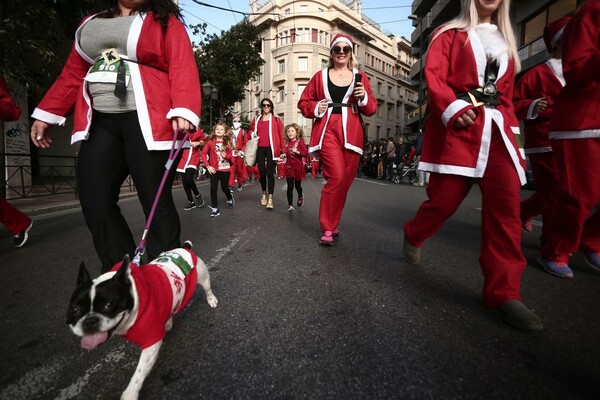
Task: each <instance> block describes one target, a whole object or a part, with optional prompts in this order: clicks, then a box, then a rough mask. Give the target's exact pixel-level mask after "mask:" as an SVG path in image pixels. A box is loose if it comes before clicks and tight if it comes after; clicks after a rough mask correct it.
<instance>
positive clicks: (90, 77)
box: [85, 52, 131, 86]
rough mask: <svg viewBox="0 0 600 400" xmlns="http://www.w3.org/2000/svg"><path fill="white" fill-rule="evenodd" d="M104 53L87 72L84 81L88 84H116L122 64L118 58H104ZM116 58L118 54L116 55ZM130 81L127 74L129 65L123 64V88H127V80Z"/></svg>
mask: <svg viewBox="0 0 600 400" xmlns="http://www.w3.org/2000/svg"><path fill="white" fill-rule="evenodd" d="M105 53H106V52H104V53H103V54H102V57H101V58H100V59H98V61H96V62H95V63H94V65H93V66H92V68H90V70H89V71H88V73H87V75H86V77H85V80H86V81H88V82H102V83H116V82H117V71H118V70H119V66H120V65H121V63H122V62H124V61H123V60H122V59H121V58H120V57H119V58H118V59H115V58H114V57H110V58H108V57H106V56H105ZM117 57H118V54H117ZM130 79H131V76H130V73H129V65H127V63H125V86H129V80H130Z"/></svg>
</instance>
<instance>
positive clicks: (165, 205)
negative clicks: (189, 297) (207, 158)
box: [77, 111, 181, 272]
mask: <svg viewBox="0 0 600 400" xmlns="http://www.w3.org/2000/svg"><path fill="white" fill-rule="evenodd" d="M168 158H169V151H166V150H160V151H148V150H147V147H146V142H145V141H144V137H143V135H142V131H141V128H140V124H139V122H138V117H137V112H135V111H132V112H126V113H114V114H107V113H101V112H95V113H94V119H93V122H92V126H91V127H90V135H89V138H88V140H83V141H82V142H81V147H80V149H79V156H78V158H77V189H78V192H79V201H80V202H81V210H82V211H83V216H84V218H85V222H86V224H87V226H88V229H89V230H90V232H91V233H92V239H93V242H94V248H95V249H96V253H97V254H98V257H99V258H100V261H101V262H102V272H107V271H109V270H110V268H111V267H112V266H113V265H114V264H116V263H117V262H119V261H121V260H123V257H124V256H125V254H129V256H131V257H133V253H134V251H135V248H136V242H135V241H134V238H133V234H132V233H131V230H130V229H129V225H127V221H126V220H125V217H123V214H121V209H120V208H119V205H118V202H119V192H120V190H121V185H122V184H123V182H124V181H125V178H127V175H129V174H131V176H132V178H133V182H134V183H135V187H136V190H137V195H138V198H139V200H140V203H141V205H142V209H143V210H144V214H145V215H146V218H147V217H148V215H149V214H150V210H151V209H152V204H153V202H154V198H155V196H156V192H157V191H158V188H159V186H160V182H161V180H162V177H163V174H164V171H165V163H166V162H167V160H168ZM175 164H177V160H175ZM174 177H175V168H173V169H172V170H171V173H170V174H169V176H168V179H167V180H166V182H165V185H164V188H163V191H162V193H161V195H160V199H159V202H158V205H157V207H156V210H155V214H154V219H153V220H152V226H150V230H149V232H148V236H147V238H146V240H147V245H146V253H147V255H148V260H153V259H154V258H156V257H157V256H158V255H159V254H160V253H161V252H163V251H165V250H170V249H174V248H176V247H180V246H181V243H180V239H179V236H180V234H181V225H180V223H179V215H178V214H177V209H176V208H175V203H174V202H173V196H172V194H171V188H172V186H173V179H174ZM138 236H140V237H141V232H136V237H138Z"/></svg>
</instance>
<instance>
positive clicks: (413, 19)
mask: <svg viewBox="0 0 600 400" xmlns="http://www.w3.org/2000/svg"><path fill="white" fill-rule="evenodd" d="M408 19H410V20H411V21H414V22H418V23H419V124H418V128H419V134H421V133H422V130H423V111H422V110H423V18H421V17H419V16H417V15H416V14H410V15H409V16H408Z"/></svg>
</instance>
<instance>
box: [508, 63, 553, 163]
mask: <svg viewBox="0 0 600 400" xmlns="http://www.w3.org/2000/svg"><path fill="white" fill-rule="evenodd" d="M563 86H564V78H563V75H562V66H561V62H560V60H558V59H556V58H551V59H550V60H548V61H546V62H545V63H544V64H540V65H537V66H536V67H534V68H532V69H530V70H529V71H527V72H526V73H525V74H524V75H523V76H522V77H521V79H519V82H517V84H516V86H515V94H514V96H513V103H514V105H515V113H516V114H517V118H518V119H520V120H521V121H524V122H525V154H534V153H547V152H551V151H552V146H551V145H550V139H549V138H548V130H549V129H550V117H551V116H552V111H553V109H554V99H556V97H557V96H558V94H559V93H560V91H561V90H562V88H563ZM544 97H545V98H547V101H548V106H547V107H546V108H545V109H544V111H542V112H540V113H537V112H536V111H535V107H536V105H537V104H538V102H539V101H540V100H541V99H542V98H544Z"/></svg>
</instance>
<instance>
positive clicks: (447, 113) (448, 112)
mask: <svg viewBox="0 0 600 400" xmlns="http://www.w3.org/2000/svg"><path fill="white" fill-rule="evenodd" d="M469 105H470V103H467V102H466V101H464V100H454V101H453V102H452V103H450V105H449V106H448V107H446V109H445V110H444V113H443V114H442V123H443V124H444V126H447V125H448V121H450V120H451V119H452V117H453V116H454V115H455V114H456V113H457V112H459V111H460V110H463V109H465V108H466V107H468V106H469Z"/></svg>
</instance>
